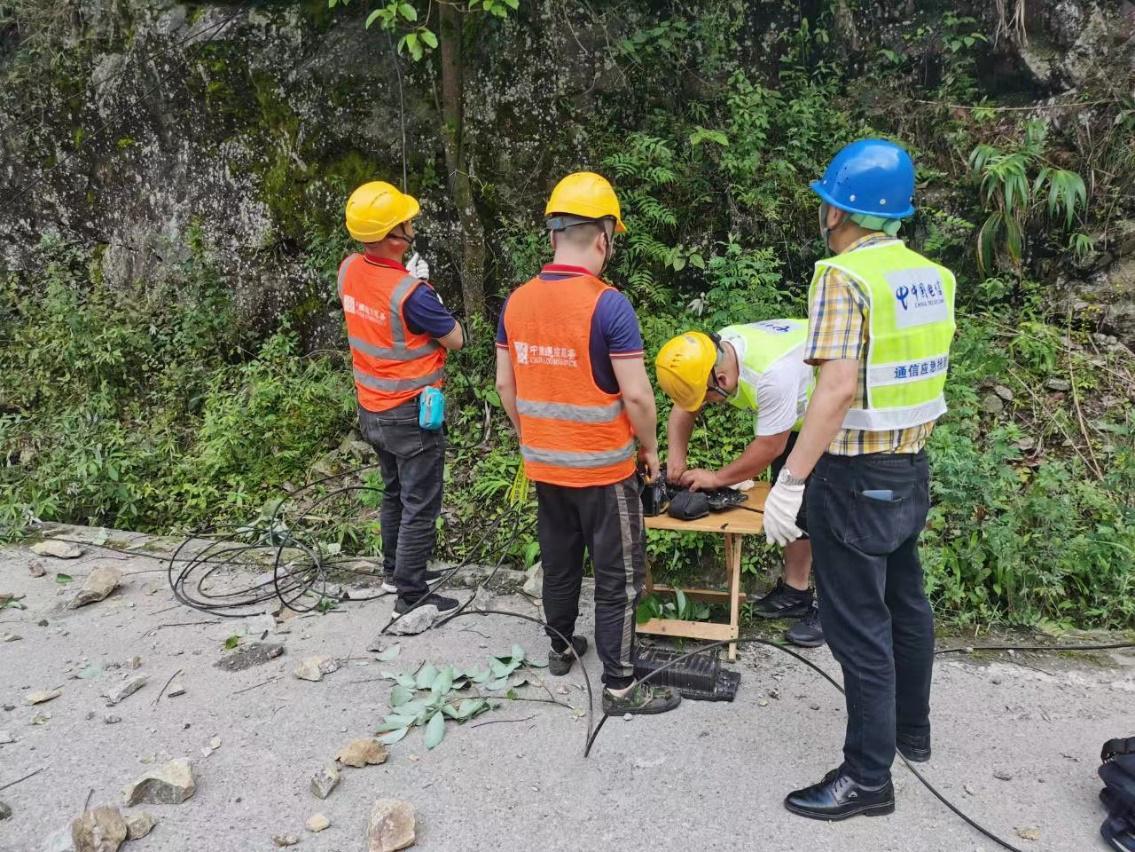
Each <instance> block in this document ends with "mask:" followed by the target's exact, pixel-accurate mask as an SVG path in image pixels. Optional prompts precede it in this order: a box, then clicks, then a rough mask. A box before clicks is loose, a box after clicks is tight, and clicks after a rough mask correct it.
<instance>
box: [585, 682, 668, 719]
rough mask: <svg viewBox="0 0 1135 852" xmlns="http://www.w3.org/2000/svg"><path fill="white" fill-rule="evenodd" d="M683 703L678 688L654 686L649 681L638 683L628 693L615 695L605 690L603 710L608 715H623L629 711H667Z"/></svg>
mask: <svg viewBox="0 0 1135 852" xmlns="http://www.w3.org/2000/svg"><path fill="white" fill-rule="evenodd" d="M681 703H682V696H681V694H679V692H678V690H676V689H671V688H670V687H668V686H653V685H652V684H649V683H636V684H635V685H634V686H632V687H631V688H630V690H629V691H628V692H627V693H626V695H622V696H620V695H615V694H614V693H613V692H611V690H609V689H604V690H603V712H604V713H606V714H607V715H608V716H623V715H625V714H627V713H641V714H643V715H647V714H652V713H665V712H666V711H667V710H673V709H674V708H675V707H677V706H678V705H679V704H681Z"/></svg>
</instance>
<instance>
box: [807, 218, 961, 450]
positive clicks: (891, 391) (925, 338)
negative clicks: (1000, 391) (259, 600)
mask: <svg viewBox="0 0 1135 852" xmlns="http://www.w3.org/2000/svg"><path fill="white" fill-rule="evenodd" d="M829 268H830V269H838V270H839V271H840V272H842V273H844V274H845V275H847V276H848V277H849V278H851V279H852V280H854V281H856V282H857V283H858V284H859V286H860V288H861V289H862V291H863V295H864V296H865V297H866V298H867V301H868V307H867V321H868V343H867V370H866V376H867V388H866V396H867V407H866V408H853V409H851V410H849V411H848V412H847V415H846V416H845V417H844V421H843V427H844V428H845V429H857V430H862V431H869V432H879V431H890V430H895V429H908V428H910V427H912V426H919V425H921V424H923V423H928V422H930V421H933V420H936V419H938V418H939V417H941V416H942V415H943V414H945V412H946V398H945V395H944V389H945V386H946V375H947V372H948V371H949V366H950V343H951V342H952V340H953V337H954V330H955V328H956V323H955V318H954V293H955V290H956V286H957V285H956V282H955V279H954V275H953V273H952V272H950V270H948V269H946V268H945V267H944V266H939V265H938V264H936V263H934V262H932V261H930V260H927V259H926V258H925V257H923V256H922V255H920V254H918V253H917V252H914V251H911V250H910V249H908V248H907V247H906V246H905V245H904V244H903V243H902V241H901V240H893V241H888V242H884V243H880V244H878V245H873V246H865V247H864V248H861V249H857V250H855V251H852V252H848V253H847V254H841V255H838V256H837V257H833V258H829V259H827V260H822V261H820V262H819V263H817V264H816V274H815V276H814V277H813V279H812V295H814V293H815V288H816V286H817V284H818V283H819V281H820V279H821V277H822V276H823V274H824V271H825V270H826V269H829ZM812 301H813V300H812V298H811V296H810V297H809V302H812Z"/></svg>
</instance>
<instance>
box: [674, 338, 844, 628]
mask: <svg viewBox="0 0 1135 852" xmlns="http://www.w3.org/2000/svg"><path fill="white" fill-rule="evenodd" d="M807 330H808V323H807V321H806V320H796V319H783V320H766V321H765V322H755V323H749V324H746V325H731V326H728V327H726V328H723V329H721V331H719V332H718V333H717V334H703V333H702V332H700V331H688V332H686V333H685V334H679V335H678V336H677V337H674V338H672V339H670V340H669V341H667V342H666V344H665V345H663V347H662V348H661V349H660V350H659V352H658V357H657V358H656V359H655V362H654V366H655V370H656V372H657V374H658V384H659V385H661V386H662V389H663V390H664V391H665V392H666V395H667V396H669V397H670V399H671V400H673V402H674V406H673V408H671V409H670V420H669V424H668V426H667V461H666V478H667V479H668V480H669V481H670V482H671V483H673V484H675V485H681V486H683V487H685V488H689V489H691V490H694V491H698V490H701V491H712V490H713V489H715V488H723V487H726V486H730V485H736V484H737V483H738V482H742V481H744V480H746V479H750V478H752V477H755V476H759V475H760V474H761V473H763V472H764V470H765V468H767V467H770V466H771V467H772V477H773V479H774V480H775V479H776V477H777V476H778V475H779V474H780V469H781V468H782V467H783V466H784V460H785V459H786V458H787V457H788V454H789V453H790V452H792V448H793V446H795V444H796V435H797V432H798V430H799V428H800V424H801V423H802V422H803V417H804V410H805V408H806V407H807V405H808V397H809V394H810V393H811V388H812V374H813V371H812V368H811V367H809V366H808V365H807V364H805V363H804V340H805V336H806V333H807ZM723 403H728V404H729V405H732V406H733V407H734V408H739V409H741V410H742V411H747V412H751V413H752V414H753V425H754V430H753V431H754V432H755V434H756V437H755V438H754V439H753V440H752V441H750V442H749V445H748V446H747V447H745V450H744V452H742V453H741V455H740V456H739V457H737V458H736V459H734V460H733V461H732V462H730V463H729V464H727V465H725V467H723V468H721V469H720V470H706V469H703V468H695V469H693V470H691V469H688V468H687V467H686V459H687V455H686V453H687V451H688V450H689V445H690V435H691V434H692V433H693V429H694V423H695V422H696V420H697V416H698V412H699V411H701V409H702V408H703V407H704V406H705V405H707V404H709V405H721V404H723ZM798 524H799V526H800V527H801V529H803V528H804V527H805V525H806V519H805V518H804V515H803V511H801V513H800V517H799V519H798ZM811 570H812V547H811V544H810V543H809V542H808V540H807V539H806V538H802V539H800V540H798V541H794V542H792V543H790V544H789V545H787V546H786V547H785V548H784V576H783V577H782V578H780V579H778V580H777V582H776V586H775V587H774V588H773V589H772V591H771V592H769V593H768V594H767V595H765V596H764V597H762V598H760V599H759V600H757V601H756V602H755V603H754V604H753V608H752V609H753V614H754V615H758V616H760V617H762V618H797V619H800V620H799V621H797V622H796V624H794V625H792V627H791V628H790V629H789V630H788V632H787V633H786V634H785V637H786V638H787V639H788V641H789V642H792V643H793V644H795V645H800V646H802V647H805V648H815V647H817V646H819V645H822V644H824V631H823V628H822V627H821V626H820V617H819V612H818V610H817V608H816V601H815V598H814V595H813V593H812V590H811V588H810V587H809V584H808V581H809V575H810V574H811Z"/></svg>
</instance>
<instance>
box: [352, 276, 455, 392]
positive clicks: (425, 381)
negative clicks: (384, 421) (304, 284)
mask: <svg viewBox="0 0 1135 852" xmlns="http://www.w3.org/2000/svg"><path fill="white" fill-rule="evenodd" d="M419 284H421V280H420V279H418V278H416V277H415V276H413V275H409V274H407V273H406V272H404V271H402V270H399V269H393V268H390V267H384V266H379V265H376V264H368V263H367V262H366V259H365V258H364V257H363V256H362V255H359V254H355V255H352V256H351V257H349V258H347V259H346V260H345V261H344V262H343V264H342V265H341V266H340V268H339V293H340V299H341V301H342V302H343V311H344V314H345V316H346V321H347V338H348V341H349V342H350V345H351V357H352V360H353V361H354V376H355V388H356V390H357V392H358V397H359V403H360V404H361V405H362V406H363V407H364V408H367V409H369V410H371V411H384V410H387V409H389V408H393V407H395V406H397V405H400V404H401V403H403V402H406V401H408V400H410V399H412V398H413V397H414V396H416V395H417V394H418V393H419V392H421V390H422V389H423V388H425V387H429V386H431V385H440V384H441V383H442V381H443V380H444V378H445V369H444V367H445V357H446V353H445V350H444V348H443V347H442V346H441V345H440V344H439V343H438V342H437V341H436V340H434V339H433V338H432V337H430V336H429V335H427V334H419V333H415V332H412V331H410V332H408V331H407V329H406V325H405V320H404V317H403V313H402V308H403V306H404V304H405V302H406V300H407V298H409V296H410V294H411V293H412V292H413V291H414V288H415V287H417V286H419Z"/></svg>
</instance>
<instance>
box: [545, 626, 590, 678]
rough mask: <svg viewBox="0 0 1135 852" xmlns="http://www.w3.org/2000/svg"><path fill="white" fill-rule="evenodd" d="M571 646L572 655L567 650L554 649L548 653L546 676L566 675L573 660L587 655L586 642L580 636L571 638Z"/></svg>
mask: <svg viewBox="0 0 1135 852" xmlns="http://www.w3.org/2000/svg"><path fill="white" fill-rule="evenodd" d="M571 646H572V648H574V649H575V653H574V654H573V653H572V652H571V651H569V650H568V649H567V648H564V649H563V651H557V650H556V649H555V648H552V649H551V650H550V651H548V674H550V675H555V676H556V677H561V676H562V675H566V674H567V673H568V672H570V671H571V666H572V663H574V662H575V658H576V657H582V656H583V655H584V654H586V653H587V640H586V639H584V638H583V637H582V636H572V637H571Z"/></svg>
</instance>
